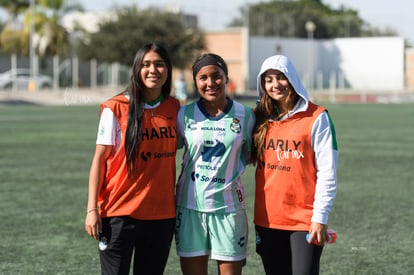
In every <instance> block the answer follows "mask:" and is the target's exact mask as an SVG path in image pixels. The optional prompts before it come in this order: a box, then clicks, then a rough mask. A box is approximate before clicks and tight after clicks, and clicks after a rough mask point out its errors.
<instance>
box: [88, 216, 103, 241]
mask: <svg viewBox="0 0 414 275" xmlns="http://www.w3.org/2000/svg"><path fill="white" fill-rule="evenodd" d="M85 230H86V232H87V233H88V235H89V236H91V237H92V238H94V239H95V240H99V233H101V232H102V219H101V217H100V215H99V213H98V210H93V211H90V212H88V213H87V214H86V220H85Z"/></svg>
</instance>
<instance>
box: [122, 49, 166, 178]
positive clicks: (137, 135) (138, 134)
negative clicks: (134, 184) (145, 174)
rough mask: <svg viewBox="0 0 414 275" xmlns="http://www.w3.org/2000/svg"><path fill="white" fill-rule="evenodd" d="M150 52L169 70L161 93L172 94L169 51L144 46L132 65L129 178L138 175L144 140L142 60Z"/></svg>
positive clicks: (127, 136)
mask: <svg viewBox="0 0 414 275" xmlns="http://www.w3.org/2000/svg"><path fill="white" fill-rule="evenodd" d="M149 51H154V52H156V53H157V54H158V55H159V56H160V57H161V58H162V59H163V60H164V62H165V64H166V66H167V69H168V76H167V80H166V82H165V84H164V85H163V86H162V89H161V92H162V95H163V96H164V98H167V97H168V96H169V95H170V93H171V81H172V80H171V79H172V64H171V61H170V57H169V55H168V52H167V50H166V49H165V48H164V47H163V46H161V45H159V44H155V43H149V44H146V45H144V46H142V47H141V48H140V49H139V50H138V51H137V53H136V55H135V58H134V64H132V71H131V79H130V83H129V90H128V91H129V97H130V98H129V112H128V124H127V128H126V133H125V157H126V161H127V169H128V176H129V177H133V176H135V175H136V172H135V171H136V167H137V162H138V149H139V144H140V141H141V138H142V118H143V116H144V97H143V93H145V90H146V87H145V85H144V83H143V82H142V79H141V76H140V72H141V68H142V60H143V58H144V56H145V54H147V53H148V52H149Z"/></svg>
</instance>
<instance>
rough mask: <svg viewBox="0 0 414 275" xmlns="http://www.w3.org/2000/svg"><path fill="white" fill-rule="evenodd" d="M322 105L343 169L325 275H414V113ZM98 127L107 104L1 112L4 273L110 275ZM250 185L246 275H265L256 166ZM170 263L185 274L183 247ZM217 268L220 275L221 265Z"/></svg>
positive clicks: (0, 267)
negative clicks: (94, 222)
mask: <svg viewBox="0 0 414 275" xmlns="http://www.w3.org/2000/svg"><path fill="white" fill-rule="evenodd" d="M243 103H247V102H243ZM247 104H253V102H248V103H247ZM321 105H323V106H325V107H327V108H328V110H329V112H330V114H331V116H332V119H333V121H334V123H335V127H336V133H337V139H338V146H339V168H338V194H337V198H336V200H335V203H334V206H333V209H332V212H331V215H330V228H332V229H335V230H336V231H337V233H338V239H337V241H336V243H335V244H331V245H327V246H326V247H325V249H324V252H323V254H322V260H321V272H320V274H414V262H413V255H414V234H413V233H412V228H414V211H413V203H414V200H413V197H414V190H413V186H414V176H413V170H414V169H413V168H414V123H413V117H414V105H413V104H336V105H335V104H321ZM98 119H99V106H98V105H83V106H48V107H45V106H33V105H13V106H11V105H8V106H0V129H1V130H0V131H1V134H0V149H1V157H0V176H1V191H0V209H1V212H0V220H1V221H2V222H1V224H0V236H1V242H0V274H99V273H100V269H99V257H98V248H97V243H96V242H95V241H94V240H92V238H91V237H89V236H88V235H87V234H86V232H85V230H84V219H85V214H86V213H85V211H86V209H85V207H86V201H87V185H88V174H89V167H90V163H91V160H92V155H93V152H94V148H95V145H94V144H95V139H96V132H97V126H98ZM181 154H182V152H181V151H179V152H178V157H177V164H178V165H177V172H179V167H180V161H181ZM243 185H244V188H245V193H246V208H247V213H248V217H249V230H250V234H249V241H248V258H247V265H246V266H245V267H244V269H243V273H244V274H254V275H258V274H264V271H263V268H262V265H261V261H260V258H259V257H258V255H257V254H256V252H255V233H254V225H253V204H254V167H251V166H250V167H249V168H248V169H247V171H246V173H245V174H244V175H243ZM170 255H171V256H170V258H169V261H168V264H167V268H166V272H165V274H180V266H179V261H178V258H177V256H176V255H175V245H174V243H173V244H172V247H171V253H170ZM209 269H210V273H211V274H217V268H216V265H215V262H212V261H210V268H209Z"/></svg>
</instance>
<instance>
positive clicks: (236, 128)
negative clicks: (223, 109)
mask: <svg viewBox="0 0 414 275" xmlns="http://www.w3.org/2000/svg"><path fill="white" fill-rule="evenodd" d="M230 130H232V131H233V133H237V134H238V133H240V131H241V125H240V120H239V119H238V118H233V122H232V123H231V124H230Z"/></svg>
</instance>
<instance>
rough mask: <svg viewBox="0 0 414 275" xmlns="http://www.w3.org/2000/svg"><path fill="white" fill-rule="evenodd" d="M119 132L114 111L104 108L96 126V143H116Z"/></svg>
mask: <svg viewBox="0 0 414 275" xmlns="http://www.w3.org/2000/svg"><path fill="white" fill-rule="evenodd" d="M118 133H119V134H120V127H119V124H118V121H117V120H116V117H115V116H114V113H113V112H112V111H111V109H109V108H104V109H103V111H102V114H101V118H100V121H99V127H98V135H97V138H96V144H99V145H116V144H117V140H120V139H119V137H117V135H118Z"/></svg>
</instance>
